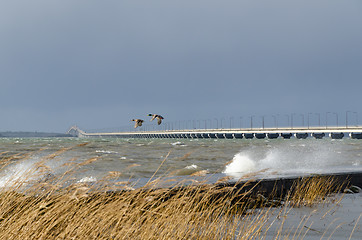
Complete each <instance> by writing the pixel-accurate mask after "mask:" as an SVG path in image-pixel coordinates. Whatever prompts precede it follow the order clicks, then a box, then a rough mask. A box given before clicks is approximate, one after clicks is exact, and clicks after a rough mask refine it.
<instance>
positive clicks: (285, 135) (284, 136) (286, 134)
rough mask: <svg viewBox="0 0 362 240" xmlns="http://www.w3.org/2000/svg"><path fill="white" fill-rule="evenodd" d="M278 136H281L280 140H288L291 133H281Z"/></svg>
mask: <svg viewBox="0 0 362 240" xmlns="http://www.w3.org/2000/svg"><path fill="white" fill-rule="evenodd" d="M280 135H281V136H282V138H284V139H290V138H291V137H292V136H293V134H292V133H281V134H280Z"/></svg>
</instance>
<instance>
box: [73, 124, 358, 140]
mask: <svg viewBox="0 0 362 240" xmlns="http://www.w3.org/2000/svg"><path fill="white" fill-rule="evenodd" d="M67 133H68V134H71V135H72V136H74V137H83V138H89V137H114V138H175V139H253V138H255V139H277V138H284V139H290V138H297V139H306V138H315V139H322V138H326V137H329V138H332V139H342V138H347V137H349V138H351V139H362V127H360V126H355V127H347V126H345V127H296V128H249V129H247V128H229V129H185V130H180V129H179V130H159V131H157V130H154V131H145V130H139V131H124V132H86V131H83V130H81V129H79V128H78V127H77V126H73V127H71V128H70V129H69V130H68V132H67Z"/></svg>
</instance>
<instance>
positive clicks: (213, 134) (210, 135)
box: [209, 133, 217, 138]
mask: <svg viewBox="0 0 362 240" xmlns="http://www.w3.org/2000/svg"><path fill="white" fill-rule="evenodd" d="M209 137H210V138H217V137H216V134H215V133H209Z"/></svg>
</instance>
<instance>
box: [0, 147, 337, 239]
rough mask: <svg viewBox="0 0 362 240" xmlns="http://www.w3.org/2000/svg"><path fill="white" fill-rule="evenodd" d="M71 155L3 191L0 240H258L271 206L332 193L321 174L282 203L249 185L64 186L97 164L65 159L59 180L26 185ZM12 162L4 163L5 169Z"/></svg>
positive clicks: (8, 159) (41, 165)
mask: <svg viewBox="0 0 362 240" xmlns="http://www.w3.org/2000/svg"><path fill="white" fill-rule="evenodd" d="M77 147H82V146H77ZM70 150H71V149H61V150H59V151H58V152H56V153H54V154H52V155H49V156H47V157H44V158H43V159H42V160H41V161H40V162H39V163H38V164H37V166H36V168H35V170H34V169H33V170H30V171H28V172H27V173H26V174H27V177H23V178H21V179H22V180H17V181H15V182H14V181H12V182H11V186H8V187H7V188H3V189H2V190H0V239H263V238H265V236H266V234H267V232H268V229H269V226H268V225H266V224H267V222H268V217H269V213H271V212H273V211H274V210H275V207H276V206H283V204H285V203H289V205H292V206H294V207H298V206H305V205H308V206H310V205H312V204H315V203H319V202H322V201H325V197H326V196H327V195H329V194H330V193H332V192H333V191H335V190H336V186H335V183H334V181H333V179H330V178H327V179H326V178H323V177H317V178H308V179H302V180H300V181H299V182H298V183H297V184H295V185H294V187H293V188H292V189H291V190H290V191H289V192H288V194H287V195H286V197H285V198H283V199H281V198H280V197H279V196H273V195H270V196H263V195H260V194H258V193H257V192H255V191H256V190H255V189H254V188H244V187H238V188H235V187H220V186H219V185H213V184H205V183H201V184H195V183H193V184H188V185H185V184H184V183H177V184H174V185H173V186H171V187H168V188H157V187H156V186H159V185H160V183H162V181H164V179H156V180H153V181H150V182H149V183H148V184H147V185H146V186H144V187H141V188H137V189H133V188H132V185H130V183H128V182H117V181H114V180H115V179H117V178H119V176H120V175H121V173H118V172H110V174H109V175H108V176H107V177H106V178H105V179H103V180H102V181H100V183H99V184H96V185H90V184H87V183H71V184H67V183H68V182H69V180H71V179H72V178H73V177H74V175H75V174H77V172H78V171H81V169H82V168H81V167H82V166H84V165H86V164H90V163H92V162H93V161H96V160H97V159H88V160H86V161H83V162H80V163H79V162H78V163H77V162H76V161H70V163H69V164H68V165H69V166H68V167H69V168H68V170H67V171H66V172H65V173H64V174H62V175H60V176H49V177H47V178H46V179H40V180H39V178H37V180H36V181H29V179H30V177H31V176H33V175H34V174H44V172H49V171H50V169H49V167H48V166H47V165H46V163H47V161H48V160H49V159H54V158H55V157H56V156H60V155H61V154H62V153H63V152H64V151H70ZM26 157H27V156H25V155H24V156H23V157H20V158H17V160H16V161H20V160H25V161H26ZM14 159H15V158H12V157H6V159H5V158H3V159H2V162H1V164H2V166H3V167H2V168H4V167H6V166H8V165H9V164H11V162H12V161H14ZM110 180H112V181H110ZM165 181H166V180H165ZM186 181H187V180H186ZM25 183H26V187H24V184H25ZM248 184H249V183H248V182H246V183H245V186H247V185H248ZM9 185H10V182H9ZM130 189H133V190H130ZM246 189H248V190H246ZM276 197H277V198H276ZM281 229H282V228H281ZM298 230H299V231H300V232H302V229H299V228H298ZM289 236H290V239H301V236H303V235H302V234H298V235H296V234H294V235H293V234H290V235H289ZM275 239H281V234H279V233H278V234H276V235H275Z"/></svg>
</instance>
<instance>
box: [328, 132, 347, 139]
mask: <svg viewBox="0 0 362 240" xmlns="http://www.w3.org/2000/svg"><path fill="white" fill-rule="evenodd" d="M329 137H330V138H332V139H342V138H343V137H344V133H342V132H341V133H329Z"/></svg>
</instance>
